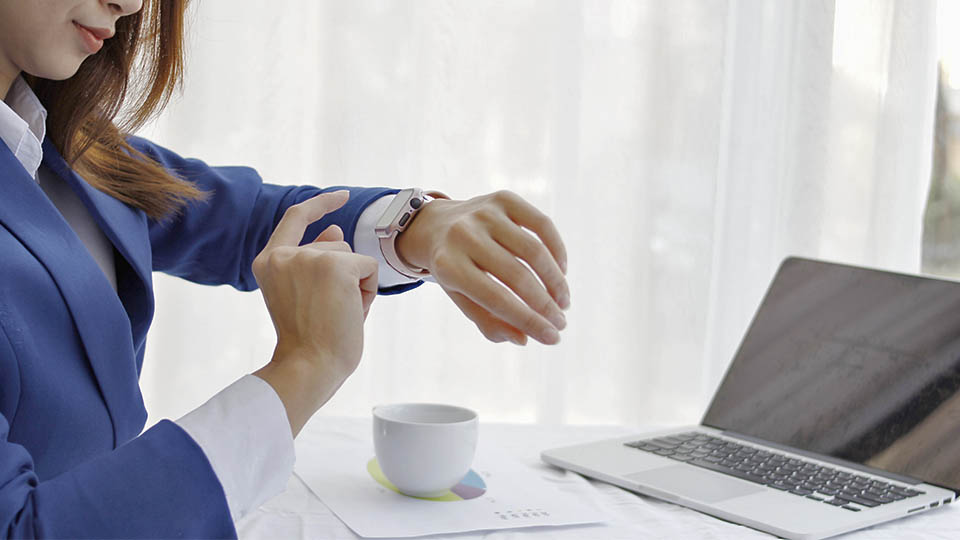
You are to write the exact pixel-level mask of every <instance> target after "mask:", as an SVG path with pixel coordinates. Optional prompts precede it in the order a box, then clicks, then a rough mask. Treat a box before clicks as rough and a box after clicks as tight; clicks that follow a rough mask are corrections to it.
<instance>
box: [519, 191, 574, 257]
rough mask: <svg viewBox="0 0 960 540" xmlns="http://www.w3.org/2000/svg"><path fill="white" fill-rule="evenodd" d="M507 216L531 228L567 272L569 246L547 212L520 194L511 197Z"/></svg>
mask: <svg viewBox="0 0 960 540" xmlns="http://www.w3.org/2000/svg"><path fill="white" fill-rule="evenodd" d="M505 209H506V211H507V216H508V217H509V218H510V219H511V220H513V222H514V223H516V224H517V225H520V226H521V227H523V228H525V229H530V230H531V231H533V232H534V233H536V235H537V236H539V237H540V240H542V241H543V243H544V244H545V245H546V246H547V249H549V250H550V254H551V255H553V258H554V260H556V261H557V264H558V265H559V266H560V270H562V271H563V273H564V274H566V273H567V248H566V246H564V245H563V239H562V238H560V231H558V230H557V227H556V225H554V224H553V221H552V220H551V219H550V218H549V217H547V215H546V214H544V213H543V212H541V211H540V210H537V208H536V207H535V206H533V205H532V204H530V203H528V202H527V201H525V200H523V199H522V198H520V197H519V196H514V197H511V198H510V199H509V201H508V204H507V205H505Z"/></svg>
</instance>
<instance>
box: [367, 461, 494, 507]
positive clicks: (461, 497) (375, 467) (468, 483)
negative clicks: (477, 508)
mask: <svg viewBox="0 0 960 540" xmlns="http://www.w3.org/2000/svg"><path fill="white" fill-rule="evenodd" d="M367 472H368V473H370V476H372V477H373V479H374V480H376V481H377V483H378V484H380V485H381V486H383V487H385V488H387V489H389V490H390V491H393V492H395V493H400V490H399V489H397V486H395V485H393V484H392V483H390V481H389V480H387V477H386V476H384V475H383V471H381V470H380V463H378V462H377V458H373V459H371V460H370V461H368V462H367ZM486 492H487V484H485V483H484V481H483V478H480V475H479V474H477V473H476V471H474V470H473V469H470V472H468V473H467V475H466V476H464V477H463V480H461V481H460V483H459V484H457V485H455V486H453V487H452V488H450V490H448V491H447V492H446V493H444V494H443V495H440V496H439V497H413V496H411V495H407V494H405V493H400V495H403V496H404V497H410V498H412V499H420V500H424V501H437V502H454V501H468V500H470V499H476V498H477V497H479V496H481V495H483V494H484V493H486Z"/></svg>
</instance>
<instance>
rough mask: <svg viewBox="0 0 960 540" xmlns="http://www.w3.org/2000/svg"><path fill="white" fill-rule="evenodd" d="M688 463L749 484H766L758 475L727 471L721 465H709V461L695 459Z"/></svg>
mask: <svg viewBox="0 0 960 540" xmlns="http://www.w3.org/2000/svg"><path fill="white" fill-rule="evenodd" d="M688 463H692V464H694V465H697V466H700V467H703V468H704V469H710V470H711V471H717V472H721V473H724V474H729V475H730V476H735V477H737V478H740V479H743V480H747V481H750V482H754V483H756V484H764V483H766V482H765V481H764V479H763V477H761V476H759V475H756V474H752V473H748V472H743V471H738V470H736V469H728V468H727V467H724V466H722V465H718V464H716V463H711V462H709V461H704V460H700V459H695V460H693V461H689V462H688Z"/></svg>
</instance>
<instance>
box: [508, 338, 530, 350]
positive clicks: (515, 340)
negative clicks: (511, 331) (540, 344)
mask: <svg viewBox="0 0 960 540" xmlns="http://www.w3.org/2000/svg"><path fill="white" fill-rule="evenodd" d="M510 341H512V342H513V344H514V345H519V346H521V347H523V346H524V345H526V344H527V340H526V339H522V338H518V337H514V336H510Z"/></svg>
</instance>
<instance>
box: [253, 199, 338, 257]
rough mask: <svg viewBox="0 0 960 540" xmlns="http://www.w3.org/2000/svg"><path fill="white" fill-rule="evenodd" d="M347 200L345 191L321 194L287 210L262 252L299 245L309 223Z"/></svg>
mask: <svg viewBox="0 0 960 540" xmlns="http://www.w3.org/2000/svg"><path fill="white" fill-rule="evenodd" d="M349 198H350V192H349V191H347V190H342V191H334V192H331V193H321V194H320V195H317V196H315V197H311V198H309V199H307V200H305V201H303V202H302V203H299V204H295V205H293V206H291V207H290V208H287V211H286V212H284V213H283V217H282V218H280V223H277V228H276V229H274V230H273V234H271V235H270V240H268V241H267V245H266V247H264V250H266V249H268V248H275V247H280V246H292V247H296V246H298V245H300V240H301V239H302V238H303V235H304V233H305V232H306V230H307V227H308V226H309V225H310V224H311V223H313V222H315V221H317V220H318V219H320V218H322V217H323V216H325V215H327V214H329V213H330V212H333V211H334V210H336V209H338V208H340V207H341V206H343V205H344V204H346V203H347V199H349Z"/></svg>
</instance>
